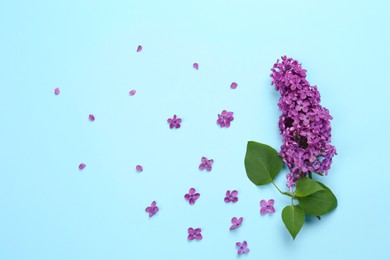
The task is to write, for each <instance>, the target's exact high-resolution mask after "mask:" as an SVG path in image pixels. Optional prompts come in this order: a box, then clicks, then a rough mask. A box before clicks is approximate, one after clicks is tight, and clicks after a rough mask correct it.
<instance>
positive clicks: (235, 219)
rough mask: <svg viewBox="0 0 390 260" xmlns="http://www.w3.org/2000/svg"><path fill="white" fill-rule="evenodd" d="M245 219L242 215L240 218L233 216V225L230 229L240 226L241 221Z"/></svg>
mask: <svg viewBox="0 0 390 260" xmlns="http://www.w3.org/2000/svg"><path fill="white" fill-rule="evenodd" d="M243 220H244V219H243V218H242V217H240V218H236V217H234V218H232V226H231V227H230V230H233V229H236V228H239V227H240V226H241V223H242V221H243Z"/></svg>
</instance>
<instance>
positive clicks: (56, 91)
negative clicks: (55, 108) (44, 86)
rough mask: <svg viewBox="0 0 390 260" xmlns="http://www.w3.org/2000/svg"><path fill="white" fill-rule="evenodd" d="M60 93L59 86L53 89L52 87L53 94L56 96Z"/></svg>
mask: <svg viewBox="0 0 390 260" xmlns="http://www.w3.org/2000/svg"><path fill="white" fill-rule="evenodd" d="M60 93H61V90H60V88H55V89H54V94H55V95H56V96H58V95H59V94H60Z"/></svg>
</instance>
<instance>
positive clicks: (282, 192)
mask: <svg viewBox="0 0 390 260" xmlns="http://www.w3.org/2000/svg"><path fill="white" fill-rule="evenodd" d="M272 184H273V185H274V186H275V188H276V189H277V190H278V191H279V192H280V193H281V194H284V195H287V196H290V197H291V198H294V195H293V194H291V193H290V192H284V191H282V190H281V189H279V187H278V186H277V185H276V183H275V182H274V181H272Z"/></svg>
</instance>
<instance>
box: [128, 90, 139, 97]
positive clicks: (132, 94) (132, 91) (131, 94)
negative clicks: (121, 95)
mask: <svg viewBox="0 0 390 260" xmlns="http://www.w3.org/2000/svg"><path fill="white" fill-rule="evenodd" d="M135 93H137V90H135V89H132V90H130V91H129V95H130V96H134V95H135Z"/></svg>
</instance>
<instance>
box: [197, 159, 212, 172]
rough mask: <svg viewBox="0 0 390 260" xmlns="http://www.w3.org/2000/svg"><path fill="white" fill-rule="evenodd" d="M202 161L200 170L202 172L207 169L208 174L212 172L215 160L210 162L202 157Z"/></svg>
mask: <svg viewBox="0 0 390 260" xmlns="http://www.w3.org/2000/svg"><path fill="white" fill-rule="evenodd" d="M201 161H202V162H201V163H200V165H199V169H200V170H204V169H206V171H208V172H209V171H211V169H212V166H213V163H214V160H213V159H210V160H208V159H207V158H206V157H202V159H201Z"/></svg>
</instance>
